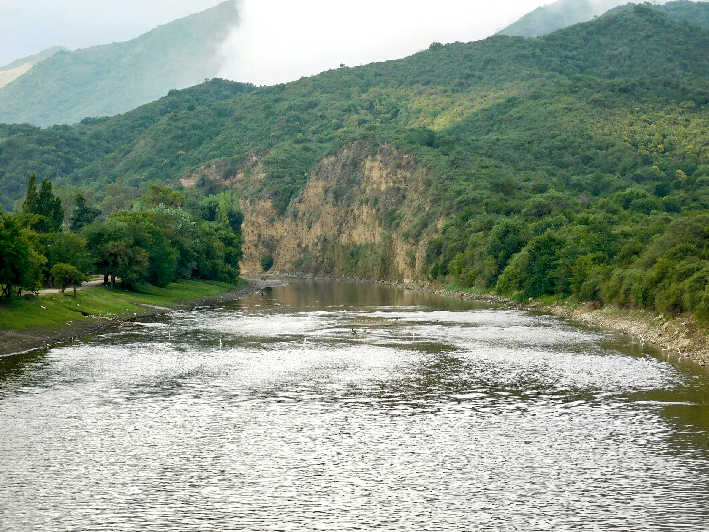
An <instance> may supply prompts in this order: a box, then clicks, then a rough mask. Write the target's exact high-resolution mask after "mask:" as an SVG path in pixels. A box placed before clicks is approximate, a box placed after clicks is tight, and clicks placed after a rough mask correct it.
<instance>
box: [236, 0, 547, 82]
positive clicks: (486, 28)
mask: <svg viewBox="0 0 709 532" xmlns="http://www.w3.org/2000/svg"><path fill="white" fill-rule="evenodd" d="M538 5H539V0H501V1H499V2H497V3H489V2H488V3H484V4H478V3H474V2H470V1H467V2H466V1H460V0H438V1H437V2H433V3H432V2H430V1H421V0H409V1H407V2H403V1H400V0H359V1H357V2H352V3H344V2H333V1H332V0H300V1H298V2H292V1H287V0H243V1H242V2H241V3H240V12H241V24H240V25H239V27H238V28H236V29H235V31H234V32H233V34H232V36H231V38H230V39H229V42H228V43H227V44H226V45H225V47H224V53H225V55H226V56H227V58H228V61H227V64H226V66H225V68H224V71H223V73H222V76H223V77H227V78H230V79H236V80H240V81H250V82H252V83H256V84H261V85H267V84H273V83H280V82H286V81H291V80H294V79H297V78H300V77H302V76H307V75H312V74H316V73H318V72H321V71H323V70H327V69H328V68H336V67H337V66H339V65H340V63H344V64H347V65H349V66H355V65H360V64H365V63H369V62H373V61H382V60H387V59H395V58H400V57H403V56H406V55H410V54H412V53H415V52H417V51H418V50H421V49H423V48H426V47H428V45H429V44H431V42H433V41H439V42H444V43H445V42H454V41H463V42H468V41H472V40H478V39H481V38H484V37H486V36H489V35H491V34H492V33H494V32H495V31H496V30H498V29H500V28H502V27H504V26H506V25H507V24H508V23H510V22H512V21H514V20H515V19H516V18H518V17H519V16H521V15H523V14H524V13H526V12H529V11H531V10H532V9H534V8H536V7H537V6H538Z"/></svg>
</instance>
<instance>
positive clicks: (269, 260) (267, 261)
mask: <svg viewBox="0 0 709 532" xmlns="http://www.w3.org/2000/svg"><path fill="white" fill-rule="evenodd" d="M272 267H273V255H271V254H270V253H267V254H265V255H264V256H263V257H261V268H263V271H264V272H267V271H268V270H270V269H271V268H272Z"/></svg>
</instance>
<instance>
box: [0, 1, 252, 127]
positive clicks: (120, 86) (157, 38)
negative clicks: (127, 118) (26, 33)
mask: <svg viewBox="0 0 709 532" xmlns="http://www.w3.org/2000/svg"><path fill="white" fill-rule="evenodd" d="M237 22H238V15H237V11H236V8H235V4H234V2H232V1H227V2H224V3H222V4H219V5H218V6H216V7H214V8H212V9H208V10H206V11H204V12H202V13H198V14H196V15H191V16H189V17H186V18H184V19H180V20H177V21H175V22H172V23H170V24H166V25H164V26H160V27H158V28H156V29H155V30H152V31H150V32H148V33H146V34H145V35H142V36H141V37H138V38H137V39H134V40H132V41H128V42H124V43H113V44H109V45H104V46H94V47H91V48H86V49H82V50H76V51H74V52H65V51H64V52H59V53H57V54H55V55H53V56H52V57H50V58H48V59H47V60H45V61H43V62H41V63H40V64H38V65H36V66H35V67H34V68H32V69H31V70H29V71H28V72H26V73H25V74H23V75H22V76H20V77H19V78H18V79H16V80H14V81H13V82H12V83H9V84H8V85H6V86H5V87H3V88H1V89H0V122H7V123H30V124H35V125H43V126H47V125H51V124H64V123H76V122H78V121H80V120H82V119H83V118H84V117H87V116H91V117H96V116H111V115H115V114H118V113H122V112H126V111H128V110H130V109H134V108H135V107H137V106H139V105H142V104H145V103H147V102H151V101H154V100H156V99H157V98H160V97H161V96H164V95H165V94H166V93H167V92H168V91H169V90H171V89H180V88H184V87H188V86H191V85H195V84H197V83H200V82H202V81H204V79H205V78H211V77H213V76H214V75H215V74H216V73H217V72H218V71H219V69H220V61H221V59H220V57H219V53H218V52H219V46H220V45H221V44H222V42H223V41H224V39H225V38H226V37H227V36H228V34H229V32H230V31H231V30H232V29H233V27H234V26H235V25H236V24H237Z"/></svg>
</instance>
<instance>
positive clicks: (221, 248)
mask: <svg viewBox="0 0 709 532" xmlns="http://www.w3.org/2000/svg"><path fill="white" fill-rule="evenodd" d="M75 204H76V205H75V207H74V208H73V210H72V211H71V213H69V216H66V213H65V210H64V208H63V206H62V202H61V200H60V199H59V198H58V197H57V196H56V195H55V194H54V191H53V187H52V183H51V181H49V180H48V179H44V180H43V181H42V183H41V184H40V185H39V186H38V185H37V183H36V178H35V175H34V174H33V175H32V176H31V177H30V180H29V183H28V187H27V194H26V196H25V199H24V201H23V203H22V208H21V212H19V213H15V214H7V215H6V214H3V213H2V212H1V211H0V289H1V291H2V297H11V296H13V295H16V294H21V293H22V291H23V290H24V291H36V290H38V289H40V288H41V287H43V286H52V285H57V286H60V287H61V288H62V289H64V288H66V287H67V286H72V285H73V286H76V285H80V284H81V283H82V282H83V281H85V280H86V279H87V276H88V275H89V274H99V275H103V276H104V280H105V282H106V283H111V284H112V285H114V284H115V283H116V281H117V280H118V281H119V282H120V284H121V285H122V286H123V287H124V288H126V289H129V288H136V287H139V285H140V284H142V283H150V284H153V285H156V286H161V287H163V286H167V285H168V284H170V283H171V282H173V281H176V280H178V279H208V280H218V281H224V282H236V281H237V280H238V278H239V261H240V259H241V224H242V222H243V214H242V213H241V210H240V207H239V201H238V198H237V197H236V195H235V194H234V193H232V192H221V193H218V194H212V195H208V196H206V197H201V196H200V195H199V194H198V193H196V192H191V193H180V192H175V191H173V190H172V189H170V188H169V187H163V186H160V185H157V184H151V185H150V186H149V187H148V192H147V193H146V194H145V195H144V196H143V197H142V198H140V201H137V202H136V203H135V206H134V210H132V211H125V210H123V211H117V212H114V213H111V214H110V215H108V216H102V215H101V211H99V209H97V208H96V207H93V206H91V205H89V204H87V202H86V200H85V198H84V196H83V195H82V194H81V193H77V195H76V198H75Z"/></svg>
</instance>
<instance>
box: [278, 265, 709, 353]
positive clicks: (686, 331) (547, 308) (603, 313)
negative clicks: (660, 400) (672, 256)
mask: <svg viewBox="0 0 709 532" xmlns="http://www.w3.org/2000/svg"><path fill="white" fill-rule="evenodd" d="M273 275H274V276H276V278H279V277H283V278H312V279H323V280H326V279H332V278H328V277H320V276H303V275H297V274H289V273H282V274H273ZM337 279H339V280H349V281H357V282H374V283H376V284H383V285H391V286H398V287H399V288H404V289H406V290H418V291H423V292H428V293H431V294H438V295H441V296H444V297H452V298H456V299H460V300H463V301H480V302H483V303H488V304H490V305H497V306H501V307H505V308H514V309H520V310H534V311H539V312H548V313H550V314H555V315H557V316H562V317H565V318H569V319H571V320H574V321H577V322H579V323H583V324H585V325H591V326H593V327H599V328H602V329H606V330H611V331H617V332H621V333H623V334H627V335H629V336H633V337H634V338H636V339H637V340H638V341H639V342H640V343H645V344H646V345H649V346H653V347H656V348H658V349H661V350H663V351H665V352H667V353H668V354H671V355H673V356H675V357H678V358H684V359H689V360H691V361H693V362H695V363H697V364H699V365H700V366H709V337H707V336H706V334H705V333H706V331H705V330H703V329H700V328H699V327H698V326H697V324H696V322H695V320H694V319H693V318H692V317H679V318H669V319H668V318H667V317H665V316H663V315H659V314H653V313H651V312H646V311H633V310H623V309H618V308H615V307H612V306H607V307H603V308H599V307H598V306H597V305H594V304H591V303H589V304H585V305H560V304H555V305H544V304H542V303H539V302H535V301H530V302H529V303H520V302H517V301H512V300H510V299H505V298H501V297H499V296H496V295H494V294H484V295H479V294H471V293H468V292H461V291H456V290H447V289H445V288H443V287H441V286H440V285H437V284H435V283H427V282H425V281H404V282H397V281H367V280H364V281H363V280H361V279H353V278H349V277H345V276H341V277H337Z"/></svg>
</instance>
